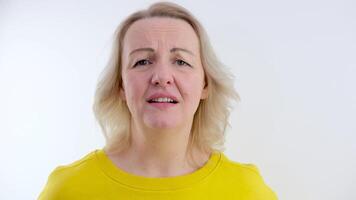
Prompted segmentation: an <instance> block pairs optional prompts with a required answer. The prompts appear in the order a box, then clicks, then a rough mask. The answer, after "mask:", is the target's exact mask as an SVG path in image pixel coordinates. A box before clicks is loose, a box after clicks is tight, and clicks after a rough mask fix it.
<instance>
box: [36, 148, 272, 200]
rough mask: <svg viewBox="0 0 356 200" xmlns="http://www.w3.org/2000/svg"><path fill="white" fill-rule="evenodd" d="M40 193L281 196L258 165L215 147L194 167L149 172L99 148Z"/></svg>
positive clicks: (49, 199) (67, 198)
mask: <svg viewBox="0 0 356 200" xmlns="http://www.w3.org/2000/svg"><path fill="white" fill-rule="evenodd" d="M38 199H39V200H72V199H75V200H78V199H85V200H94V199H95V200H98V199H107V200H114V199H115V200H126V199H133V200H139V199H145V200H151V199H152V200H160V199H170V200H175V199H184V200H190V199H194V200H198V199H204V200H206V199H221V200H230V199H236V200H277V196H276V194H275V193H274V192H273V191H272V190H271V189H270V188H269V187H268V186H267V185H266V184H265V182H264V181H263V178H262V177H261V175H260V173H259V171H258V169H257V167H256V166H255V165H253V164H240V163H237V162H234V161H231V160H229V159H228V158H227V157H226V156H225V155H224V153H222V152H214V153H213V154H212V155H211V156H210V158H209V160H208V161H207V162H206V163H205V165H204V166H203V167H201V168H200V169H198V170H196V171H194V172H193V173H190V174H186V175H181V176H175V177H163V178H150V177H143V176H138V175H134V174H130V173H128V172H125V171H123V170H122V169H120V168H118V167H117V166H116V165H115V164H114V163H113V162H112V161H111V160H110V159H109V158H108V157H107V155H106V154H105V152H104V150H102V149H99V150H95V151H93V152H91V153H89V154H88V155H86V156H85V157H83V158H82V159H80V160H78V161H76V162H74V163H72V164H70V165H67V166H59V167H57V168H56V169H55V170H54V171H53V172H52V173H51V174H50V176H49V178H48V182H47V184H46V186H45V188H44V189H43V191H42V193H41V194H40V196H39V198H38Z"/></svg>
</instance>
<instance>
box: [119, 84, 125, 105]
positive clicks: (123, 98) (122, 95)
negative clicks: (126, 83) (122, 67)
mask: <svg viewBox="0 0 356 200" xmlns="http://www.w3.org/2000/svg"><path fill="white" fill-rule="evenodd" d="M119 93H120V98H121V99H122V100H123V101H126V94H125V90H124V87H123V85H121V86H120V91H119Z"/></svg>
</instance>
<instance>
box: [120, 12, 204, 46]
mask: <svg viewBox="0 0 356 200" xmlns="http://www.w3.org/2000/svg"><path fill="white" fill-rule="evenodd" d="M148 46H149V47H152V48H155V49H156V48H159V47H166V48H172V47H180V48H189V49H190V50H191V51H199V39H198V36H197V35H196V33H195V31H194V29H193V28H192V27H191V26H190V24H188V23H187V22H186V21H184V20H181V19H174V18H168V17H152V18H145V19H140V20H138V21H136V22H134V23H133V24H132V25H131V26H130V27H129V29H128V30H127V32H126V34H125V37H124V51H125V50H126V52H127V51H130V50H133V49H136V48H142V47H148Z"/></svg>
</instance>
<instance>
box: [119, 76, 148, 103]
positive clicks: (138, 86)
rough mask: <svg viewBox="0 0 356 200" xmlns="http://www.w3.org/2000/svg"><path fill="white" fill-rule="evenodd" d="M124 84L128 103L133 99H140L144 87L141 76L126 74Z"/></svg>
mask: <svg viewBox="0 0 356 200" xmlns="http://www.w3.org/2000/svg"><path fill="white" fill-rule="evenodd" d="M124 85H125V95H126V100H127V101H128V104H132V103H133V102H134V101H141V100H142V98H143V96H144V90H145V88H146V86H145V81H144V80H143V77H140V76H137V75H131V74H127V75H126V77H125V80H124Z"/></svg>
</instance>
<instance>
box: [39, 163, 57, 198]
mask: <svg viewBox="0 0 356 200" xmlns="http://www.w3.org/2000/svg"><path fill="white" fill-rule="evenodd" d="M59 169H60V167H57V168H56V169H54V170H53V171H52V172H51V174H50V175H49V176H48V179H47V183H46V185H45V187H44V188H43V190H42V191H41V193H40V195H39V197H38V200H59V199H61V197H60V194H61V192H60V191H61V187H62V186H61V184H60V181H59V177H58V171H59Z"/></svg>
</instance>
